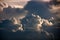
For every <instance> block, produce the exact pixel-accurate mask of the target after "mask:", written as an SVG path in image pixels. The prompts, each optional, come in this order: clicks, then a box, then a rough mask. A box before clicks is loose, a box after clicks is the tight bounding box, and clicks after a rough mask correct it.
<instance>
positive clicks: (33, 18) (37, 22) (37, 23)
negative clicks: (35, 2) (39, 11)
mask: <svg viewBox="0 0 60 40" xmlns="http://www.w3.org/2000/svg"><path fill="white" fill-rule="evenodd" d="M27 19H28V21H27ZM24 22H26V23H24ZM43 24H44V26H48V27H49V26H52V25H53V23H52V22H49V21H48V20H47V19H43V18H41V17H40V16H39V15H34V14H32V15H30V16H28V17H25V18H24V19H22V25H25V29H28V30H29V28H30V30H34V31H42V27H43Z"/></svg>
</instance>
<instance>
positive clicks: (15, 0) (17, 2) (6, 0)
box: [0, 0, 30, 10]
mask: <svg viewBox="0 0 60 40" xmlns="http://www.w3.org/2000/svg"><path fill="white" fill-rule="evenodd" d="M28 1H30V0H24V1H22V0H0V10H3V8H6V7H8V6H11V7H12V8H24V6H25V5H26V4H27V2H28Z"/></svg>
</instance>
